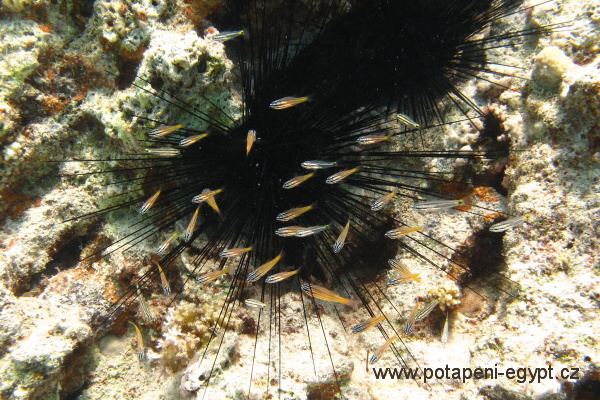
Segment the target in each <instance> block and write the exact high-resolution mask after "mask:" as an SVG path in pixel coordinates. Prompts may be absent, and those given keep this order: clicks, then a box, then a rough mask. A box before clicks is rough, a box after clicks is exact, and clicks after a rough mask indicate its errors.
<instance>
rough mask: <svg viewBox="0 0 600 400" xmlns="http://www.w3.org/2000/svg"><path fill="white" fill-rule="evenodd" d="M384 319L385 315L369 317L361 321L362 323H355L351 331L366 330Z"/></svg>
mask: <svg viewBox="0 0 600 400" xmlns="http://www.w3.org/2000/svg"><path fill="white" fill-rule="evenodd" d="M384 319H385V315H380V316H378V317H373V318H369V319H367V320H365V321H363V322H361V323H360V324H357V325H354V326H353V327H352V328H351V329H350V331H351V332H352V333H359V332H364V331H366V330H367V329H369V328H372V327H374V326H375V325H377V324H378V323H380V322H381V321H383V320H384Z"/></svg>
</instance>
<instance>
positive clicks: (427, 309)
mask: <svg viewBox="0 0 600 400" xmlns="http://www.w3.org/2000/svg"><path fill="white" fill-rule="evenodd" d="M438 304H439V300H431V301H430V302H429V303H427V304H425V305H424V306H423V308H422V309H420V310H419V312H418V313H417V314H416V315H415V322H419V321H422V320H424V319H425V318H426V317H427V316H428V315H429V314H431V311H432V310H433V309H434V308H435V307H436V306H437V305H438Z"/></svg>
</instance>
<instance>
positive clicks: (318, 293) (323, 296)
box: [301, 283, 360, 309]
mask: <svg viewBox="0 0 600 400" xmlns="http://www.w3.org/2000/svg"><path fill="white" fill-rule="evenodd" d="M301 288H302V291H303V292H304V293H306V294H307V295H309V296H311V297H314V298H315V299H320V300H325V301H333V302H336V303H342V304H345V305H347V306H350V307H352V308H354V309H357V308H358V306H359V305H360V301H358V300H351V299H346V298H345V297H342V296H340V295H338V294H337V293H335V292H332V291H331V290H329V289H325V288H324V287H321V286H317V285H312V284H310V283H303V284H302V286H301Z"/></svg>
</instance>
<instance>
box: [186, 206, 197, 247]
mask: <svg viewBox="0 0 600 400" xmlns="http://www.w3.org/2000/svg"><path fill="white" fill-rule="evenodd" d="M199 212H200V206H198V207H196V211H194V215H192V219H191V220H190V223H189V224H188V226H187V228H186V230H185V234H184V235H183V240H184V241H185V242H189V241H190V239H191V238H192V235H193V234H194V229H195V228H196V222H197V221H198V213H199Z"/></svg>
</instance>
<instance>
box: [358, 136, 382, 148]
mask: <svg viewBox="0 0 600 400" xmlns="http://www.w3.org/2000/svg"><path fill="white" fill-rule="evenodd" d="M389 139H390V137H389V136H381V135H366V136H361V137H359V138H358V139H356V143H358V144H360V145H361V146H367V145H369V144H377V143H380V142H384V141H386V140H389Z"/></svg>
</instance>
